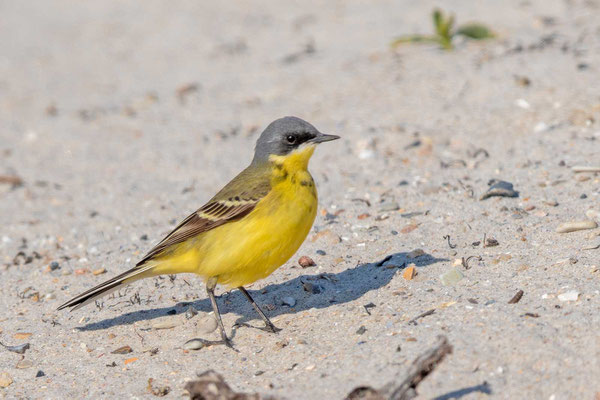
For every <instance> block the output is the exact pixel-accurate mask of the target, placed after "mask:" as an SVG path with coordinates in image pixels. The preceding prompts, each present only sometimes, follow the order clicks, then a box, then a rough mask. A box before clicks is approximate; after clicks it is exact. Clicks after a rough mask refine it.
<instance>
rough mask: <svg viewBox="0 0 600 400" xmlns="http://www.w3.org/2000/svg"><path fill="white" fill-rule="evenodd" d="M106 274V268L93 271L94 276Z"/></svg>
mask: <svg viewBox="0 0 600 400" xmlns="http://www.w3.org/2000/svg"><path fill="white" fill-rule="evenodd" d="M104 273H106V268H98V269H95V270H94V271H92V274H94V275H102V274H104Z"/></svg>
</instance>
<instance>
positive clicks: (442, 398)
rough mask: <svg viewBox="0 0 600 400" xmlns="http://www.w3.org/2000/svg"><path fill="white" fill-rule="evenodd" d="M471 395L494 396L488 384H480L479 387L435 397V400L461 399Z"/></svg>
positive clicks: (470, 387)
mask: <svg viewBox="0 0 600 400" xmlns="http://www.w3.org/2000/svg"><path fill="white" fill-rule="evenodd" d="M471 393H484V394H492V389H491V388H490V385H489V384H488V383H487V382H483V383H480V384H479V385H475V386H469V387H466V388H462V389H458V390H454V391H452V392H449V393H446V394H443V395H441V396H438V397H435V398H434V400H452V399H460V398H461V397H463V396H466V395H468V394H471Z"/></svg>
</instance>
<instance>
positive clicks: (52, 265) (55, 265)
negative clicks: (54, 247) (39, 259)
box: [50, 261, 60, 271]
mask: <svg viewBox="0 0 600 400" xmlns="http://www.w3.org/2000/svg"><path fill="white" fill-rule="evenodd" d="M59 268H60V264H58V261H52V262H51V263H50V271H55V270H57V269H59Z"/></svg>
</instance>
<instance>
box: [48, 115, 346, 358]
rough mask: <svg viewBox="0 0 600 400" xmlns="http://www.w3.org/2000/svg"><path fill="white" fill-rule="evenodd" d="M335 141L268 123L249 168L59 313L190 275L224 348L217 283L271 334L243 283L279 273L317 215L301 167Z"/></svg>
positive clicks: (282, 122) (303, 125)
mask: <svg viewBox="0 0 600 400" xmlns="http://www.w3.org/2000/svg"><path fill="white" fill-rule="evenodd" d="M335 139H339V136H336V135H326V134H323V133H321V132H319V131H318V130H317V129H316V128H315V127H314V126H312V125H311V124H309V123H308V122H306V121H303V120H301V119H300V118H296V117H285V118H281V119H278V120H276V121H274V122H272V123H271V124H270V125H269V126H268V127H267V128H266V129H265V130H264V132H263V133H262V134H261V135H260V137H259V138H258V140H257V142H256V148H255V152H254V158H253V160H252V162H251V163H250V165H249V166H248V167H247V168H246V169H245V170H243V171H242V172H241V173H240V174H239V175H238V176H236V177H235V178H233V180H232V181H231V182H229V183H228V184H227V185H226V186H225V187H224V188H223V189H221V191H219V192H218V193H217V194H216V195H215V196H214V197H213V198H212V199H211V200H210V201H209V202H208V203H206V204H205V205H204V206H202V207H201V208H200V209H199V210H197V211H196V212H194V213H193V214H192V215H190V216H189V217H187V218H186V219H184V220H183V221H182V222H181V223H180V224H179V225H178V226H177V227H176V228H175V229H173V231H172V232H171V233H169V234H168V235H167V236H166V237H165V238H164V239H163V240H161V241H160V242H159V243H158V244H157V245H156V246H154V247H153V248H152V250H150V252H148V254H146V256H145V257H144V258H142V260H141V261H140V262H138V263H137V265H136V266H135V267H134V268H132V269H130V270H129V271H126V272H124V273H122V274H120V275H118V276H115V277H114V278H112V279H109V280H108V281H106V282H104V283H102V284H100V285H98V286H96V287H94V288H92V289H90V290H88V291H86V292H84V293H82V294H80V295H79V296H77V297H75V298H73V299H72V300H70V301H68V302H66V303H65V304H63V305H61V306H60V307H59V308H58V309H59V310H61V309H63V308H66V307H73V310H76V309H78V308H80V307H82V306H84V305H86V304H88V303H90V302H92V301H94V300H95V299H98V298H99V297H101V296H104V295H107V294H108V293H111V292H112V291H114V290H117V289H119V288H121V287H122V286H125V285H128V284H130V283H132V282H134V281H136V280H138V279H142V278H148V277H151V276H157V275H163V274H177V273H182V272H190V273H195V274H198V275H200V276H202V277H203V278H204V279H205V282H206V291H207V293H208V297H209V298H210V302H211V304H212V308H213V311H214V313H215V317H216V319H217V323H218V326H219V329H220V331H221V337H222V339H223V342H224V343H225V344H227V345H228V346H230V345H231V344H230V342H229V339H228V337H227V334H226V333H225V329H224V327H223V322H222V320H221V315H220V313H219V308H218V306H217V302H216V301H215V294H214V290H215V286H216V285H217V284H221V285H226V286H228V287H230V288H238V289H239V290H240V291H241V292H242V293H243V294H244V296H246V298H247V299H248V301H250V303H251V304H252V306H253V307H254V309H255V310H256V311H257V312H258V314H259V315H260V316H261V318H262V319H263V321H264V322H265V329H266V330H268V331H271V332H277V331H278V330H279V329H278V328H276V327H275V326H274V325H273V323H272V322H271V321H270V320H269V318H267V316H266V315H265V314H264V313H263V312H262V310H261V309H260V307H259V306H258V305H257V304H256V303H255V302H254V300H253V299H252V297H251V296H250V294H249V293H248V292H247V291H246V289H244V285H248V284H250V283H252V282H255V281H257V280H258V279H262V278H265V277H267V276H268V275H270V274H271V273H272V272H273V271H275V270H276V269H277V268H279V267H280V266H281V265H282V264H283V263H285V262H286V261H287V260H288V259H289V258H290V257H291V256H292V255H294V253H295V252H296V250H298V248H299V247H300V245H301V244H302V242H303V241H304V239H305V238H306V235H308V232H309V231H310V228H311V226H312V224H313V221H314V219H315V216H316V213H317V190H316V188H315V184H314V181H313V178H312V176H311V175H310V173H309V172H308V161H309V159H310V157H311V156H312V154H313V152H314V150H315V147H316V145H317V144H319V143H322V142H327V141H330V140H335Z"/></svg>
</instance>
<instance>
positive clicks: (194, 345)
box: [183, 339, 209, 350]
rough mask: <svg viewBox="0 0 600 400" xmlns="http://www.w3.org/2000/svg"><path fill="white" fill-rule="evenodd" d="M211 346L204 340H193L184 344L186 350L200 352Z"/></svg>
mask: <svg viewBox="0 0 600 400" xmlns="http://www.w3.org/2000/svg"><path fill="white" fill-rule="evenodd" d="M207 346H209V342H208V341H206V340H204V339H192V340H188V341H187V342H185V343H184V345H183V349H184V350H200V349H203V348H205V347H207Z"/></svg>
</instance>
